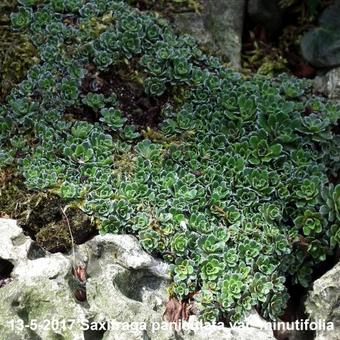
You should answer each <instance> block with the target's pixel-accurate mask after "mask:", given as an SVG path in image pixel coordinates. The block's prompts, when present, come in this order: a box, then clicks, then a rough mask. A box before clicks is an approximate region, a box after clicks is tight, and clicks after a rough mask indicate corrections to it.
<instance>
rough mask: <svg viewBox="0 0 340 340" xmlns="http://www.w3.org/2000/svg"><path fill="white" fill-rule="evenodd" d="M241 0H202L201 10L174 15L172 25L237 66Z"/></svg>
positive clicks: (241, 25) (243, 8)
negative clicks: (199, 11)
mask: <svg viewBox="0 0 340 340" xmlns="http://www.w3.org/2000/svg"><path fill="white" fill-rule="evenodd" d="M244 11H245V0H214V1H209V0H204V1H203V9H202V11H201V13H194V12H187V13H179V14H177V15H176V16H175V19H174V26H175V28H176V29H177V31H179V32H181V33H188V34H191V35H192V36H194V37H195V38H196V39H197V40H198V42H199V43H200V45H201V47H202V48H203V49H205V50H207V51H209V52H210V53H211V54H214V55H219V56H221V57H222V58H223V59H225V60H226V61H229V62H230V64H231V65H232V66H234V67H235V68H239V67H240V63H241V47H242V46H241V45H242V30H243V18H244Z"/></svg>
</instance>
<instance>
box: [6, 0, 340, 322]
mask: <svg viewBox="0 0 340 340" xmlns="http://www.w3.org/2000/svg"><path fill="white" fill-rule="evenodd" d="M18 2H19V3H20V4H21V6H20V7H19V8H18V11H17V12H16V13H13V14H12V17H11V19H12V25H13V28H14V29H17V30H24V31H25V32H26V33H27V35H28V36H29V38H30V40H31V41H32V42H33V43H34V45H35V46H36V48H37V50H38V53H39V58H40V63H39V64H37V65H34V66H33V67H31V69H30V70H29V72H28V75H27V78H26V79H25V80H24V81H22V82H21V83H20V84H19V85H18V86H16V87H15V88H13V90H12V92H11V93H10V95H9V96H8V98H7V101H6V104H4V105H2V106H1V107H0V113H1V117H0V128H1V135H0V165H1V166H2V167H5V166H8V165H13V164H15V165H16V166H17V168H18V170H19V171H20V172H21V173H22V174H23V175H24V177H25V181H26V185H27V187H28V188H29V189H32V190H41V191H47V190H48V191H51V192H54V193H57V194H58V195H60V196H61V197H62V198H63V199H66V200H69V202H70V203H72V204H74V205H76V206H78V207H80V208H81V209H82V210H83V211H84V212H86V213H87V214H89V215H92V216H93V217H94V218H95V219H96V221H97V222H98V226H99V227H100V229H101V231H102V232H103V233H106V232H110V233H132V234H135V235H137V237H138V238H139V240H140V242H141V244H142V246H143V247H144V249H146V250H147V251H148V252H150V253H153V254H155V255H156V256H161V257H162V258H163V259H164V260H166V261H168V262H169V263H171V272H172V277H173V286H172V289H171V292H170V293H171V295H173V296H174V297H176V298H178V299H180V300H181V299H186V298H187V297H188V296H191V297H192V298H193V299H194V300H195V302H196V304H197V307H198V310H199V315H200V318H202V319H203V320H206V321H212V320H219V319H221V318H223V319H226V318H227V319H229V320H233V321H237V320H242V319H243V318H244V317H245V315H246V314H247V313H248V312H249V311H250V310H251V309H252V308H254V307H257V308H258V310H260V311H261V313H262V315H264V316H265V317H267V318H271V319H274V318H276V317H277V316H279V315H280V314H282V312H283V310H284V308H285V305H286V302H287V299H288V294H287V289H286V287H285V280H286V278H287V277H288V276H289V277H292V278H293V282H294V283H299V284H301V285H303V286H308V284H309V283H310V280H311V274H312V271H313V266H314V265H315V264H317V263H319V262H321V261H324V260H325V259H326V256H327V255H330V254H332V252H333V251H334V248H335V247H336V246H337V245H339V242H340V230H339V219H340V185H339V184H337V175H338V171H339V152H338V149H337V148H338V147H339V134H338V130H337V128H336V124H337V121H338V119H339V115H340V108H339V106H337V105H336V104H334V103H331V102H327V101H326V100H325V99H324V98H321V97H317V96H314V95H313V93H312V90H311V84H310V83H309V82H308V81H305V80H298V79H296V78H293V77H289V76H287V75H282V76H280V77H279V78H276V79H268V78H265V77H261V76H256V75H255V76H253V77H252V78H250V79H248V78H245V77H244V76H242V75H241V74H239V73H237V72H235V71H232V70H230V69H227V68H225V67H224V66H223V65H222V64H221V62H220V61H219V59H217V58H214V57H211V56H208V55H206V54H204V53H203V52H202V51H201V50H200V49H199V48H198V46H197V44H196V42H195V40H194V39H193V38H191V37H190V36H186V35H182V36H177V35H175V34H174V33H173V31H172V30H171V28H170V27H169V25H168V23H167V22H166V21H165V20H164V19H162V18H160V17H159V16H157V15H155V14H153V13H148V12H144V13H142V12H139V11H138V10H136V9H134V8H132V7H130V6H129V5H127V4H126V3H125V2H124V1H119V0H112V1H108V0H93V1H91V0H90V1H85V0H45V1H44V0H19V1H18ZM119 70H123V71H124V72H125V75H124V76H126V79H122V75H121V74H119ZM124 81H125V82H126V84H129V85H122V84H123V83H124ZM116 83H119V84H118V85H117V84H116ZM115 84H116V85H115ZM131 84H132V85H131ZM124 86H125V87H124ZM131 88H132V89H133V88H137V89H140V88H142V92H143V96H144V97H145V98H146V99H147V100H148V101H149V102H156V103H158V104H157V105H158V106H159V109H160V110H159V112H158V116H159V120H158V121H157V124H156V125H155V126H151V124H144V125H143V123H142V122H141V120H140V119H138V114H139V113H138V110H136V108H134V110H132V106H133V105H132V104H131V103H132V102H133V100H134V97H133V96H131V97H130V98H129V102H126V98H124V95H122V92H124V91H128V89H130V90H131ZM136 91H137V90H136ZM129 105H130V106H129ZM129 108H130V109H131V110H129ZM142 117H144V118H145V117H146V115H144V116H142ZM149 125H150V126H149Z"/></svg>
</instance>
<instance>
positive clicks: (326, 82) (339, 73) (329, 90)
mask: <svg viewBox="0 0 340 340" xmlns="http://www.w3.org/2000/svg"><path fill="white" fill-rule="evenodd" d="M314 85H315V89H316V90H317V91H318V92H321V93H322V94H324V95H326V96H327V97H328V98H329V99H334V100H340V67H337V68H334V69H332V70H330V71H329V72H327V73H325V74H323V75H319V76H317V77H316V78H315V80H314Z"/></svg>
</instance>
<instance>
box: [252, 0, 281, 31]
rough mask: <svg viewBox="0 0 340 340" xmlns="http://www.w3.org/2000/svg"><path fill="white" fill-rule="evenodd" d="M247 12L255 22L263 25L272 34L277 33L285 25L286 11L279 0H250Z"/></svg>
mask: <svg viewBox="0 0 340 340" xmlns="http://www.w3.org/2000/svg"><path fill="white" fill-rule="evenodd" d="M247 12H248V16H249V18H250V19H251V20H252V21H253V22H254V23H256V24H261V25H263V26H264V27H265V28H266V29H267V32H269V33H270V34H275V33H276V32H277V31H279V30H280V28H281V27H282V25H283V14H284V11H283V10H282V9H281V7H280V6H279V5H278V2H277V1H273V0H249V1H248V6H247Z"/></svg>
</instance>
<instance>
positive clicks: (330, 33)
mask: <svg viewBox="0 0 340 340" xmlns="http://www.w3.org/2000/svg"><path fill="white" fill-rule="evenodd" d="M319 25H320V26H319V27H317V28H314V29H312V30H310V31H309V32H307V33H306V34H305V35H304V36H303V38H302V40H301V50H302V54H303V57H304V58H305V59H306V60H307V61H308V62H309V63H311V64H312V65H314V66H316V67H334V66H337V65H340V1H339V0H338V1H336V2H335V3H334V4H333V5H331V6H330V7H328V8H326V9H325V10H324V12H323V13H322V15H321V16H320V19H319Z"/></svg>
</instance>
